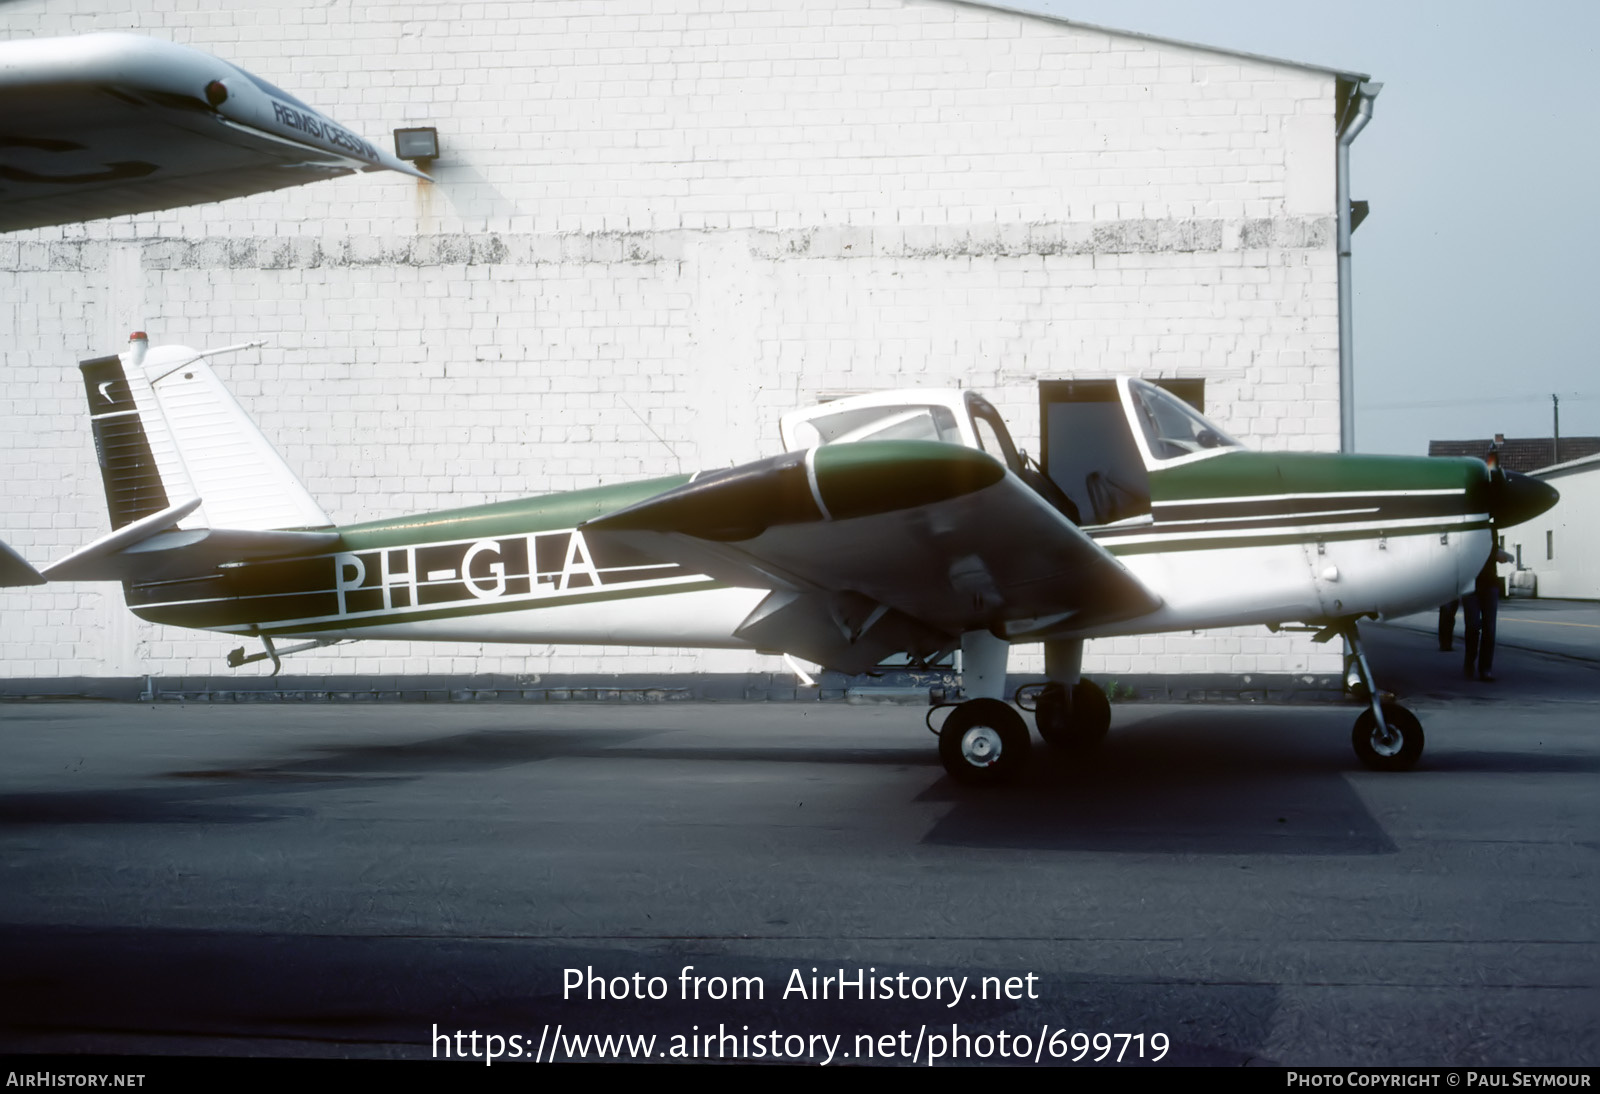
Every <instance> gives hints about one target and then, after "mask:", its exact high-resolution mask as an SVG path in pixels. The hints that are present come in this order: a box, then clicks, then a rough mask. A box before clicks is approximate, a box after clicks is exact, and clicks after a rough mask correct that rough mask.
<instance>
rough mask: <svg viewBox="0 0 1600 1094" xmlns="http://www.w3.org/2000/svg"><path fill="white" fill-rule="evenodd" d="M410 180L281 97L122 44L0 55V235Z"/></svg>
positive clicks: (30, 43)
mask: <svg viewBox="0 0 1600 1094" xmlns="http://www.w3.org/2000/svg"><path fill="white" fill-rule="evenodd" d="M385 168H387V169H388V170H391V171H399V172H402V173H404V174H408V175H415V176H417V177H419V178H426V177H427V176H426V175H423V174H422V173H421V172H419V171H417V170H416V169H415V168H413V167H412V166H410V165H409V164H407V163H406V162H405V161H403V160H400V159H397V158H396V157H395V156H393V155H391V154H390V153H388V152H385V151H383V150H381V149H379V148H377V147H376V146H375V145H373V144H371V143H369V142H368V141H366V140H365V139H363V138H361V137H359V136H357V135H356V134H355V133H353V132H351V131H350V130H348V129H346V128H344V127H343V126H340V125H338V124H336V123H334V122H333V121H330V120H329V119H328V118H325V117H323V116H322V115H321V114H318V113H317V112H316V111H315V110H312V109H311V108H310V107H308V106H306V105H305V104H304V103H302V102H301V101H300V100H299V99H296V98H295V97H294V96H292V95H290V94H289V93H288V92H286V91H282V90H280V89H279V88H276V87H274V86H273V85H272V84H270V83H268V82H267V81H265V80H263V79H260V78H259V77H257V76H253V75H251V74H250V73H248V72H246V71H244V70H243V69H241V68H237V67H235V66H233V65H231V64H228V63H227V62H226V61H221V60H218V59H217V58H215V57H212V56H210V55H209V54H205V53H202V52H200V51H199V50H195V49H190V48H188V47H187V46H180V45H176V44H174V43H172V42H164V41H160V40H159V39H155V38H143V37H140V36H138V35H133V34H86V35H82V36H79V37H72V38H26V39H16V40H12V41H8V42H0V231H16V230H19V229H22V228H38V227H43V226H45V225H50V224H65V223H70V222H74V221H82V220H94V219H97V218H100V217H110V216H120V215H122V214H124V213H143V212H148V211H150V210H152V209H169V208H173V207H175V206H179V205H193V204H195V203H198V202H205V201H220V200H222V199H224V198H232V197H239V196H242V195H244V194H254V193H259V192H261V191H264V190H276V189H279V188H281V187H285V186H295V185H297V184H299V183H303V182H315V181H317V180H318V179H324V178H331V177H333V176H335V175H344V174H349V173H350V172H352V171H376V170H380V169H385Z"/></svg>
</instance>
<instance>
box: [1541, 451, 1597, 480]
mask: <svg viewBox="0 0 1600 1094" xmlns="http://www.w3.org/2000/svg"><path fill="white" fill-rule="evenodd" d="M1588 467H1600V452H1596V453H1594V454H1593V455H1589V456H1579V457H1578V458H1577V459H1575V460H1565V461H1563V462H1562V463H1553V464H1551V465H1550V466H1548V467H1541V468H1539V469H1538V470H1537V471H1530V472H1528V474H1530V475H1532V476H1533V477H1534V478H1540V479H1542V478H1544V477H1545V476H1546V475H1559V474H1561V473H1563V472H1565V471H1582V470H1584V469H1585V468H1588Z"/></svg>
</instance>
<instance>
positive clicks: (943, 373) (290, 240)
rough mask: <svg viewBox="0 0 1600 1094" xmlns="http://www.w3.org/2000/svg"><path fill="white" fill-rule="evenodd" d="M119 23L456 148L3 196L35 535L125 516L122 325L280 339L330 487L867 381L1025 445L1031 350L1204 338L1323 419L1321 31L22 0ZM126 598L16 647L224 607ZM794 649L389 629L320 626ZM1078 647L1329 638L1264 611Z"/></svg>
mask: <svg viewBox="0 0 1600 1094" xmlns="http://www.w3.org/2000/svg"><path fill="white" fill-rule="evenodd" d="M100 29H127V30H137V31H141V32H144V33H149V34H153V35H156V36H160V37H168V38H172V39H174V40H177V41H180V42H184V43H186V44H189V45H193V46H196V47H198V48H201V49H204V50H208V51H210V52H214V53H216V54H218V55H220V56H223V57H225V58H227V59H229V60H232V61H235V62H237V63H239V64H241V65H242V66H244V67H246V68H248V69H250V70H251V71H253V72H255V73H256V74H258V75H261V76H263V77H265V78H267V79H269V80H272V81H273V82H275V83H278V84H280V85H281V86H283V87H285V88H287V89H289V90H290V91H291V92H293V93H295V94H297V95H299V96H300V97H301V98H303V99H305V100H306V101H307V102H309V103H311V104H312V105H313V106H315V107H317V108H318V109H320V110H322V111H324V112H325V113H327V114H328V115H329V116H331V117H333V118H334V119H336V120H338V121H340V122H342V123H345V124H347V125H349V126H351V127H352V128H354V129H355V130H356V131H358V132H360V133H362V134H363V135H365V136H366V137H367V138H368V139H371V140H373V141H377V142H381V141H386V140H388V133H389V131H390V130H392V129H394V128H396V127H399V126H403V125H436V126H437V127H438V128H439V130H440V136H441V143H442V146H443V152H444V155H443V157H442V158H441V159H440V161H439V162H438V164H437V165H436V169H435V173H436V177H437V182H435V183H433V184H426V183H416V182H414V181H412V180H409V179H404V178H400V177H398V176H377V175H367V176H360V177H357V178H348V179H340V180H334V181H330V182H325V183H318V184H315V185H312V186H308V187H302V188H298V189H294V190H287V191H279V192H276V193H272V194H267V195H262V196H260V197H257V198H249V199H241V200H237V201H232V202H225V203H221V204H217V205H213V206H207V207H198V208H193V209H185V210H176V211H172V212H167V213H158V214H149V215H144V216H138V217H124V218H119V219H116V220H112V221H101V222H96V223H93V224H88V225H75V226H70V227H65V228H60V229H48V230H40V231H35V232H27V233H15V234H12V235H8V236H0V290H3V306H0V344H3V345H4V346H5V347H6V348H5V350H4V353H3V361H0V368H3V369H4V375H5V376H6V377H7V381H8V399H7V402H6V403H5V404H4V409H3V411H0V414H3V421H4V426H5V428H4V429H3V431H0V459H3V460H4V461H5V465H6V466H7V467H8V468H10V469H11V474H10V475H8V476H7V481H6V482H5V484H4V486H3V487H0V490H3V491H4V502H5V508H4V512H5V516H4V518H3V522H0V536H3V537H5V538H6V539H7V540H8V541H9V542H11V543H12V544H14V545H15V546H16V547H17V548H18V549H19V550H20V551H21V552H22V553H23V554H24V555H26V556H27V557H28V558H29V559H30V560H32V561H34V562H35V563H36V564H42V563H44V562H46V561H49V560H51V559H53V558H56V557H59V556H60V555H62V554H64V553H65V552H66V551H68V550H70V549H72V548H74V547H76V546H78V545H80V544H82V543H84V542H86V541H88V540H89V539H91V538H93V537H94V536H95V535H97V534H99V533H100V532H101V531H103V530H104V527H105V515H104V510H103V501H102V497H101V493H100V485H99V477H98V474H97V473H96V471H95V468H94V465H93V464H94V461H93V454H92V445H91V443H90V440H89V434H88V429H87V423H86V421H85V417H84V413H83V407H82V396H81V389H80V387H79V384H78V379H77V370H76V369H75V368H74V367H73V364H74V362H75V361H76V360H77V359H78V358H81V357H86V356H90V355H93V354H98V353H102V352H109V351H113V350H116V349H118V348H120V346H121V344H122V342H123V339H124V338H125V336H126V334H127V332H128V331H129V330H131V329H135V328H142V329H145V330H148V331H149V332H150V334H151V336H152V339H153V340H154V341H156V342H158V343H159V342H161V341H174V342H182V343H185V344H191V345H196V346H207V345H221V344H227V343H230V342H236V341H243V340H246V339H248V338H253V337H266V338H268V339H269V340H270V343H271V344H270V345H269V347H268V348H266V349H265V350H263V351H260V352H259V353H251V354H246V355H242V356H240V357H237V358H234V359H232V360H231V361H226V362H224V363H222V364H221V366H220V371H221V373H222V375H224V377H225V378H227V379H228V380H229V382H230V383H231V384H232V386H233V389H234V391H235V392H236V393H237V394H238V395H239V397H240V400H241V402H242V403H243V404H244V405H245V406H246V408H247V409H248V410H249V411H251V412H252V413H253V414H254V415H255V416H256V418H257V420H258V422H259V423H260V425H261V427H262V429H263V431H264V432H265V433H266V434H267V436H268V437H269V438H271V439H273V440H274V441H275V442H276V443H277V444H278V445H279V446H280V448H281V450H282V451H283V453H284V455H285V457H286V458H287V460H288V462H289V464H290V466H291V467H293V468H295V469H296V470H297V471H298V472H299V473H300V474H301V476H302V477H303V479H304V480H305V482H306V484H307V486H308V487H309V488H310V489H311V491H312V492H313V493H314V494H315V495H316V496H317V497H318V498H319V500H321V502H322V503H323V505H324V507H325V508H326V509H327V510H328V512H329V513H330V515H331V516H333V518H334V519H335V520H338V521H352V520H360V519H367V518H373V517H381V516H387V515H393V514H397V513H401V512H406V511H411V510H416V509H426V508H432V507H441V506H449V505H465V504H473V503H477V502H483V501H492V500H498V499H503V498H508V497H513V496H517V495H521V494H526V493H537V492H544V491H549V490H562V489H569V488H574V487H582V486H589V485H593V484H595V483H598V482H605V481H611V480H615V479H618V478H626V477H635V476H644V475H652V474H662V473H670V472H673V471H676V470H677V469H678V468H679V467H680V466H681V468H682V469H683V470H693V469H695V468H698V467H701V466H715V465H721V464H727V463H730V462H736V461H742V460H747V459H751V458H755V457H756V456H759V455H762V454H765V453H768V452H771V451H773V450H775V448H776V444H777V437H776V420H777V416H778V415H779V414H780V413H781V412H783V411H784V410H787V409H790V408H792V407H794V406H796V405H799V404H802V403H805V402H808V401H810V400H812V399H813V398H814V397H815V396H816V395H817V393H819V392H828V391H840V390H858V389H865V388H875V387H889V386H911V385H918V384H923V385H939V386H945V385H954V384H958V383H959V384H962V385H965V386H969V387H976V388H979V389H982V390H984V391H986V392H987V393H988V394H990V396H991V397H992V398H993V399H994V400H995V402H996V403H997V405H999V406H1000V408H1001V409H1002V410H1003V411H1004V412H1005V413H1006V415H1007V418H1008V420H1009V421H1010V423H1011V425H1012V428H1013V430H1014V431H1015V432H1016V434H1017V436H1018V440H1019V443H1021V444H1022V445H1023V446H1024V447H1027V448H1029V449H1031V450H1033V451H1035V452H1037V451H1038V447H1039V444H1038V436H1037V433H1038V417H1039V415H1038V406H1037V388H1036V383H1037V381H1038V380H1039V379H1042V378H1060V377H1068V376H1109V375H1114V374H1116V373H1118V372H1137V373H1141V374H1144V375H1163V376H1165V375H1183V376H1203V377H1205V378H1206V380H1207V401H1208V408H1209V409H1211V410H1212V411H1214V413H1215V415H1216V416H1217V417H1218V418H1220V419H1221V420H1222V422H1223V423H1224V424H1225V425H1226V426H1228V427H1229V428H1230V429H1232V430H1233V431H1234V432H1236V433H1238V434H1239V435H1240V436H1242V437H1244V438H1246V439H1248V440H1251V441H1253V442H1254V443H1257V444H1259V445H1261V446H1262V447H1267V448H1291V449H1311V448H1333V447H1335V446H1336V445H1337V437H1338V403H1337V398H1338V375H1337V368H1338V366H1337V338H1338V334H1337V329H1338V328H1337V291H1336V272H1335V261H1334V250H1333V209H1334V193H1333V186H1334V180H1333V173H1332V167H1331V159H1330V158H1329V156H1331V151H1329V150H1331V148H1332V142H1333V125H1334V123H1333V92H1334V78H1333V76H1332V75H1330V74H1328V73H1323V72H1319V71H1315V70H1308V69H1304V68H1300V67H1296V66H1292V65H1286V64H1285V65H1278V64H1272V63H1269V62H1265V61H1258V60H1252V59H1245V58H1241V57H1237V56H1232V55H1227V54H1221V53H1210V52H1206V51H1203V50H1198V49H1191V48H1185V47H1178V46H1174V45H1166V44H1160V43H1155V42H1151V41H1148V40H1143V39H1138V38H1133V37H1123V36H1118V35H1113V34H1108V33H1105V32H1102V31H1091V30H1085V29H1082V28H1076V27H1072V26H1068V25H1066V24H1063V23H1059V22H1055V21H1050V20H1045V19H1037V18H1030V17H1025V16H1019V15H1015V14H1010V13H1006V12H1001V11H996V10H991V9H985V8H982V7H980V6H975V5H965V4H957V3H947V2H941V0H931V2H911V3H902V2H900V0H820V2H815V0H751V2H741V0H674V2H670V3H669V2H665V0H661V2H658V0H651V2H649V3H645V2H618V0H540V2H538V3H533V4H505V3H499V4H494V3H478V4H475V3H466V4H459V5H449V6H439V5H433V4H409V3H400V2H383V0H373V2H370V3H348V2H335V3H332V4H329V5H324V6H318V7H310V6H306V5H302V4H299V3H279V4H271V3H268V4H262V3H259V2H249V3H245V2H240V0H225V2H223V3H219V4H212V5H208V6H207V7H206V8H205V9H204V10H200V9H198V8H196V7H195V6H194V5H193V4H184V3H171V2H169V3H157V4H150V5H116V4H113V3H110V2H108V0H98V2H90V0H33V2H27V3H20V4H13V5H10V6H8V22H7V23H6V24H5V25H4V27H0V34H6V35H10V36H13V37H24V36H31V35H45V34H64V33H77V32H82V31H88V30H100ZM658 437H659V438H660V439H658ZM120 600H121V598H120V594H119V593H118V591H116V590H115V589H114V588H111V587H109V586H87V585H86V586H75V585H63V586H51V587H50V588H48V589H46V590H43V591H40V592H33V591H24V592H12V593H5V594H0V619H3V620H4V633H3V635H0V675H6V676H13V677H21V676H50V675H125V674H131V673H154V674H162V675H175V674H208V673H214V672H217V671H219V670H220V665H221V662H220V659H221V656H222V654H223V652H224V651H225V650H226V649H227V648H229V647H230V646H232V645H234V644H237V642H236V640H234V641H229V640H226V639H223V638H219V637H216V636H210V635H204V634H194V633H189V632H178V631H173V630H169V629H165V628H157V627H150V626H147V625H144V624H142V623H139V622H138V621H136V620H132V619H131V617H129V616H128V615H127V613H126V612H124V611H123V610H122V609H121V605H120ZM1034 660H1036V659H1034ZM766 664H767V662H766V661H764V660H762V659H757V658H755V657H753V656H750V657H746V656H744V655H730V654H725V653H721V654H708V653H700V652H695V651H686V652H640V651H625V650H614V649H588V650H581V649H559V650H558V649H536V650H532V651H529V650H527V649H523V648H515V647H483V648H478V647H456V646H437V647H436V646H430V645H422V644H416V645H403V644H378V643H374V644H371V645H369V646H357V647H353V648H352V649H351V652H350V653H348V654H343V655H338V654H331V655H329V656H324V657H315V656H312V657H305V658H303V659H300V660H299V661H298V662H297V663H296V667H297V669H299V670H303V671H307V672H348V671H360V672H365V671H372V672H385V673H389V672H399V671H404V672H408V673H409V672H452V671H478V672H565V671H570V672H595V671H640V672H648V671H695V670H705V671H710V670H711V669H713V668H714V669H717V670H726V669H728V668H730V667H737V668H743V667H754V666H757V665H766ZM1086 667H1087V668H1088V669H1089V670H1090V671H1094V672H1109V673H1117V672H1149V671H1207V672H1212V671H1237V672H1280V671H1291V670H1294V671H1300V670H1306V669H1316V670H1318V671H1331V670H1336V669H1337V667H1338V666H1337V657H1336V656H1333V655H1329V654H1326V653H1325V652H1322V651H1317V652H1316V653H1312V652H1311V647H1308V646H1305V645H1303V644H1300V643H1296V642H1292V641H1290V640H1288V639H1281V638H1265V637H1263V636H1261V635H1260V634H1259V633H1256V632H1250V633H1247V634H1241V635H1238V636H1232V635H1227V636H1206V637H1194V636H1187V635H1186V636H1167V637H1163V638H1157V639H1152V638H1141V639H1128V640H1122V641H1110V642H1104V643H1098V644H1096V645H1094V646H1092V647H1091V651H1090V656H1089V659H1088V662H1087V666H1086Z"/></svg>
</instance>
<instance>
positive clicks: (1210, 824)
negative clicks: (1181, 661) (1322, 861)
mask: <svg viewBox="0 0 1600 1094" xmlns="http://www.w3.org/2000/svg"><path fill="white" fill-rule="evenodd" d="M1239 713H1240V712H1238V711H1237V708H1226V707H1222V708H1195V709H1191V710H1187V711H1183V712H1181V713H1174V714H1166V715H1160V716H1158V717H1155V718H1150V719H1147V720H1144V721H1141V722H1139V723H1137V724H1136V725H1135V726H1133V727H1131V728H1130V729H1126V730H1122V731H1120V732H1119V731H1118V730H1116V729H1113V730H1112V733H1111V735H1110V737H1109V738H1107V741H1106V743H1105V745H1104V746H1103V747H1102V749H1101V751H1100V753H1099V755H1097V756H1095V757H1093V758H1092V759H1088V760H1075V759H1073V758H1070V757H1063V756H1061V755H1059V754H1055V753H1052V752H1048V751H1044V750H1039V751H1036V753H1035V764H1034V769H1033V771H1032V773H1031V777H1030V778H1028V779H1027V780H1025V781H1024V782H1023V784H1022V785H1020V786H1018V787H1015V788H1011V789H1006V790H1000V791H998V792H996V791H994V790H989V789H983V790H974V789H972V788H969V787H963V786H961V785H959V784H957V783H955V782H954V781H952V780H949V779H946V780H942V781H941V782H939V783H937V784H935V785H934V786H933V787H931V788H930V789H929V790H928V792H927V794H926V795H925V796H924V797H925V799H926V800H940V801H951V802H954V803H955V808H953V809H952V810H951V811H950V812H949V813H948V814H946V815H945V817H944V818H943V819H941V820H940V821H939V822H938V823H937V824H936V825H934V827H933V829H932V830H931V831H930V832H929V833H928V835H927V837H926V841H927V842H929V843H939V844H955V845H963V846H983V847H1006V848H1015V849H1019V850H1055V851H1105V852H1116V853H1124V854H1129V853H1131V854H1138V853H1158V854H1171V853H1182V854H1219V855H1240V854H1279V855H1374V854H1392V853H1394V852H1395V850H1396V848H1395V845H1394V843H1393V842H1392V841H1391V840H1390V839H1389V837H1388V835H1387V834H1386V833H1385V832H1384V831H1383V828H1382V826H1380V825H1379V824H1378V822H1377V821H1376V820H1375V819H1374V818H1373V817H1372V815H1371V813H1370V812H1368V810H1367V807H1366V806H1365V804H1363V802H1362V801H1361V798H1360V796H1359V795H1358V794H1356V792H1355V790H1354V789H1353V788H1352V786H1351V784H1350V782H1349V781H1348V780H1347V779H1346V778H1345V775H1346V773H1347V772H1349V771H1351V770H1353V769H1355V767H1356V761H1355V758H1354V756H1353V755H1352V754H1351V753H1350V750H1349V743H1348V742H1349V736H1348V730H1347V729H1345V728H1343V727H1345V726H1346V725H1347V724H1348V719H1349V717H1350V712H1349V711H1348V710H1346V709H1345V708H1342V707H1340V708H1331V709H1329V710H1326V711H1308V710H1304V709H1298V710H1288V711H1284V712H1282V713H1281V715H1279V716H1277V717H1268V718H1262V717H1250V718H1241V717H1239ZM1249 713H1250V714H1252V715H1254V714H1257V713H1259V712H1256V711H1250V712H1249ZM1396 777H1400V778H1404V777H1405V776H1403V775H1402V776H1396Z"/></svg>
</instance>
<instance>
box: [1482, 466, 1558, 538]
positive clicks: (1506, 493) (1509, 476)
mask: <svg viewBox="0 0 1600 1094" xmlns="http://www.w3.org/2000/svg"><path fill="white" fill-rule="evenodd" d="M1560 500H1561V495H1560V494H1559V493H1557V492H1556V488H1555V487H1553V486H1551V485H1550V484H1549V483H1547V482H1543V481H1541V480H1539V479H1535V478H1532V477H1531V476H1528V475H1524V474H1522V473H1521V472H1519V471H1507V472H1505V478H1503V479H1502V478H1500V477H1499V476H1498V475H1497V476H1495V478H1494V480H1493V481H1492V483H1491V484H1490V488H1489V516H1490V517H1491V518H1492V519H1493V520H1494V523H1495V527H1497V528H1509V527H1511V526H1512V525H1513V524H1521V523H1522V522H1523V521H1525V520H1532V519H1533V518H1534V517H1536V516H1538V515H1539V514H1540V513H1543V512H1546V511H1548V510H1549V509H1550V507H1551V506H1553V505H1555V503H1556V502H1558V501H1560Z"/></svg>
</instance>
